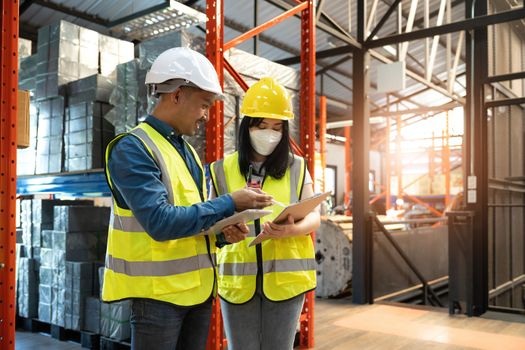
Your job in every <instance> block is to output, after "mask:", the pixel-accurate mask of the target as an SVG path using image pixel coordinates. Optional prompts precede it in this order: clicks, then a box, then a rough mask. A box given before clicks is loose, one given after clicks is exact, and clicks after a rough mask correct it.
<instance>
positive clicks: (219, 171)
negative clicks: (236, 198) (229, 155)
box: [213, 159, 230, 197]
mask: <svg viewBox="0 0 525 350" xmlns="http://www.w3.org/2000/svg"><path fill="white" fill-rule="evenodd" d="M213 172H214V173H215V178H214V184H215V186H217V188H216V190H217V191H219V193H216V195H217V197H219V196H220V195H223V194H225V193H229V192H230V191H229V190H228V185H227V184H226V174H225V173H224V159H221V160H218V161H216V162H215V163H213Z"/></svg>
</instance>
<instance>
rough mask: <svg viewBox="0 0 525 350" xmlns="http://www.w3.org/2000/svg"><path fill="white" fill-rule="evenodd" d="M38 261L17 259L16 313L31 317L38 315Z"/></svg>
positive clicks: (24, 258) (23, 258)
mask: <svg viewBox="0 0 525 350" xmlns="http://www.w3.org/2000/svg"><path fill="white" fill-rule="evenodd" d="M37 271H38V261H37V260H36V259H32V258H26V257H21V258H20V259H19V260H18V290H17V294H18V298H17V303H18V315H20V316H21V317H25V318H33V317H37V315H38V274H37Z"/></svg>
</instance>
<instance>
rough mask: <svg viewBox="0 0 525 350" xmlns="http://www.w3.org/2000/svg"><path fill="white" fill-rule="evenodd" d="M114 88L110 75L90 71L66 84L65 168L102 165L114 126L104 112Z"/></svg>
mask: <svg viewBox="0 0 525 350" xmlns="http://www.w3.org/2000/svg"><path fill="white" fill-rule="evenodd" d="M112 89H113V83H112V81H111V80H110V79H108V78H105V77H103V76H101V75H93V76H90V77H87V78H84V79H81V80H78V81H76V82H73V83H70V84H69V85H68V95H69V107H68V108H67V111H66V121H65V131H64V170H65V171H82V170H90V169H97V168H102V167H103V165H104V152H105V149H106V146H107V144H108V143H109V141H111V139H112V138H113V136H114V127H113V125H111V124H110V123H109V122H108V121H107V120H105V119H104V115H105V114H106V113H107V112H108V111H109V110H110V108H111V107H110V105H109V104H108V103H107V102H108V100H109V95H110V93H111V91H112Z"/></svg>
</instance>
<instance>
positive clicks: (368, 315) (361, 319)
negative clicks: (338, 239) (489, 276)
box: [16, 299, 525, 350]
mask: <svg viewBox="0 0 525 350" xmlns="http://www.w3.org/2000/svg"><path fill="white" fill-rule="evenodd" d="M486 316H488V317H483V318H478V317H472V318H468V317H466V316H464V315H454V316H450V315H449V314H448V309H445V308H442V309H437V308H427V307H410V306H404V305H400V304H389V303H384V304H374V305H352V304H351V303H350V301H349V300H348V299H339V300H323V299H316V307H315V348H314V349H315V350H335V349H341V350H349V349H350V350H351V349H359V350H367V349H369V350H371V349H380V350H409V349H410V350H414V349H418V350H419V349H439V350H460V349H484V350H491V349H494V350H500V349H505V350H518V349H520V350H523V349H525V323H523V321H524V320H525V317H523V316H518V317H519V319H515V320H513V321H514V322H509V321H505V320H507V319H512V317H511V318H507V317H506V316H508V315H507V314H501V315H496V314H492V315H491V314H487V315H486ZM491 316H492V317H491ZM514 317H516V316H514ZM516 321H517V322H516ZM16 349H17V350H36V349H38V350H48V349H49V350H51V349H53V350H69V349H81V347H80V345H79V344H76V343H70V342H62V341H58V340H55V339H52V338H51V337H50V336H46V335H42V334H38V333H30V332H24V331H18V332H17V333H16Z"/></svg>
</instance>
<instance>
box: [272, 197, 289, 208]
mask: <svg viewBox="0 0 525 350" xmlns="http://www.w3.org/2000/svg"><path fill="white" fill-rule="evenodd" d="M272 203H273V204H276V205H278V206H280V207H283V208H286V205H284V204H283V203H281V202H278V201H276V200H275V199H272Z"/></svg>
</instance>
